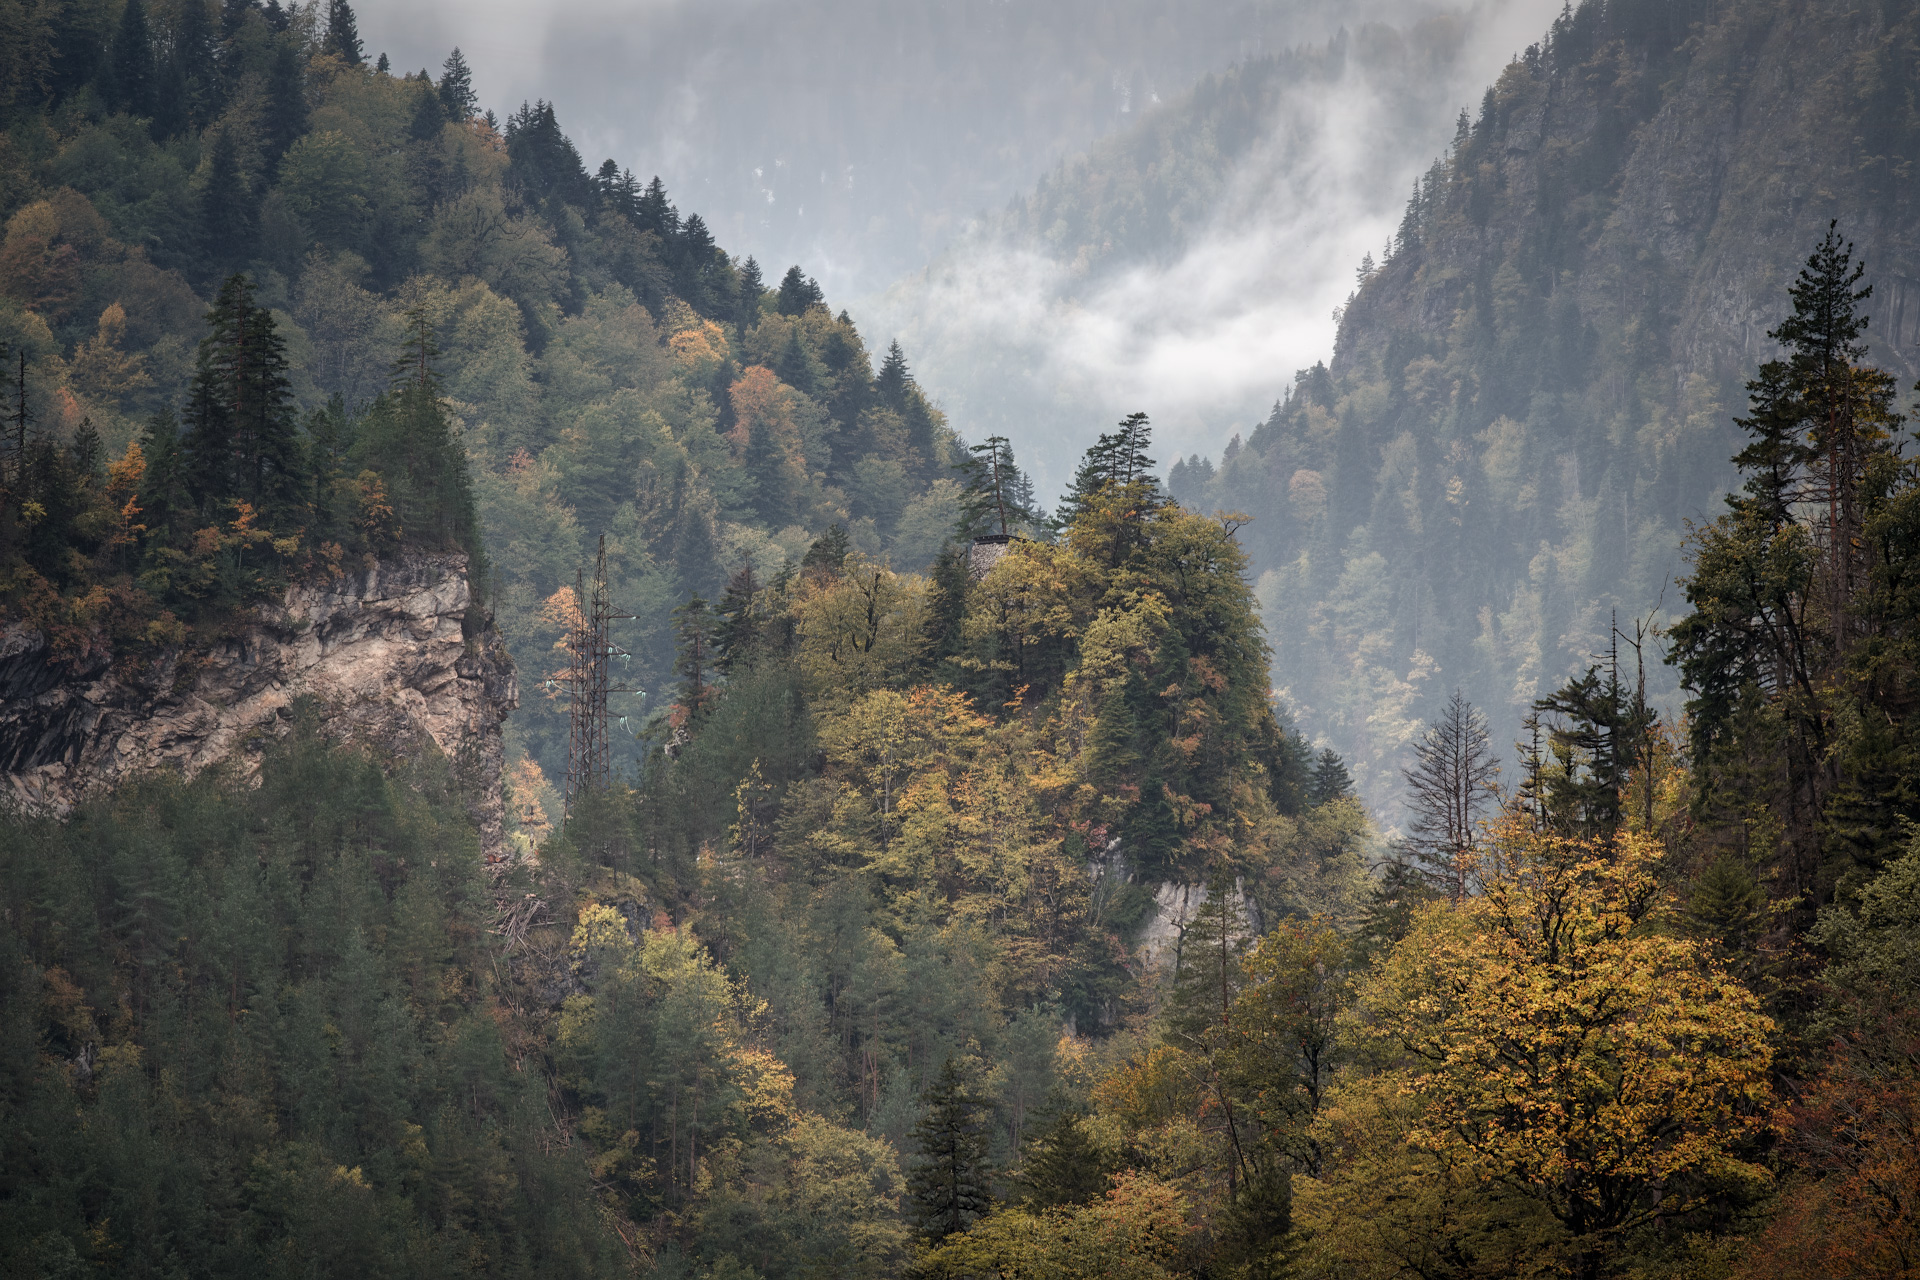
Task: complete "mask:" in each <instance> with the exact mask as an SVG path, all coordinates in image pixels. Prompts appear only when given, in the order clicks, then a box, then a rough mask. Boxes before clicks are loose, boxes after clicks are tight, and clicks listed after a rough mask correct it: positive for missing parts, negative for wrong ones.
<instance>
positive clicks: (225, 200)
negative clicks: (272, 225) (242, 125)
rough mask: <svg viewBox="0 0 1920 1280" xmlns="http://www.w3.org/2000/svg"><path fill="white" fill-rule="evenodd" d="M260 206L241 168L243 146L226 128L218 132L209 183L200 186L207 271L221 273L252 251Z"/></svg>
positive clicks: (208, 178) (210, 163) (201, 221)
mask: <svg viewBox="0 0 1920 1280" xmlns="http://www.w3.org/2000/svg"><path fill="white" fill-rule="evenodd" d="M257 210H258V204H257V202H256V201H255V199H254V196H253V192H252V190H251V189H250V188H249V187H248V185H247V179H246V175H244V174H242V173H241V172H240V149H239V147H238V146H237V145H235V143H234V140H233V136H232V134H231V132H230V131H229V130H227V129H224V128H223V129H221V130H220V131H219V132H218V133H216V134H215V135H214V138H213V150H212V153H211V154H210V155H209V156H208V158H207V176H206V183H205V185H204V186H202V187H201V188H200V244H201V250H200V252H201V259H202V262H203V263H204V264H205V266H204V270H205V272H206V274H207V275H209V276H217V275H219V274H220V271H221V269H222V268H225V267H230V266H234V265H237V264H240V263H243V262H245V261H246V260H247V259H248V257H249V256H250V255H251V254H252V251H253V239H254V232H255V228H256V226H257V225H258V220H259V215H258V212H257Z"/></svg>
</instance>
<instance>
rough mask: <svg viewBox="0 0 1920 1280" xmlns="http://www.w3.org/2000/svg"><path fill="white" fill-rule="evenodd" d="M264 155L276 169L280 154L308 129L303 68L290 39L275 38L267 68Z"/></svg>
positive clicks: (304, 72)
mask: <svg viewBox="0 0 1920 1280" xmlns="http://www.w3.org/2000/svg"><path fill="white" fill-rule="evenodd" d="M262 123H263V124H264V125H265V134H266V137H265V142H266V149H265V157H266V160H267V164H268V167H269V171H270V172H277V171H278V168H279V164H280V157H281V156H284V155H285V154H286V153H287V148H289V147H291V146H292V145H293V144H294V143H295V142H297V141H299V139H300V135H302V134H304V133H305V132H306V131H307V84H306V67H305V66H304V65H303V64H302V63H301V61H300V54H299V52H298V51H297V50H296V49H295V48H294V43H293V41H291V40H284V39H282V40H276V41H275V42H274V49H273V64H272V65H271V66H270V67H269V68H268V69H267V110H266V118H265V120H264V121H262Z"/></svg>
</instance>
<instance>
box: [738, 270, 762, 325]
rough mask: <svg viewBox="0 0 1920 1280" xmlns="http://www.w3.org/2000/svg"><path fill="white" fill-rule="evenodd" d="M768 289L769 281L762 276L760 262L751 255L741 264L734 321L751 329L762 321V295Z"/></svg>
mask: <svg viewBox="0 0 1920 1280" xmlns="http://www.w3.org/2000/svg"><path fill="white" fill-rule="evenodd" d="M766 291H767V282H766V281H765V280H764V279H763V278H761V275H760V264H759V263H758V262H756V261H755V260H754V259H753V258H752V257H751V256H749V257H748V258H747V260H746V261H745V262H743V263H741V264H740V267H739V270H738V273H737V283H736V291H735V298H734V313H733V320H734V323H735V324H737V325H739V326H740V327H741V328H742V329H750V328H752V327H753V326H754V325H756V324H758V323H759V322H760V295H761V294H763V293H765V292H766Z"/></svg>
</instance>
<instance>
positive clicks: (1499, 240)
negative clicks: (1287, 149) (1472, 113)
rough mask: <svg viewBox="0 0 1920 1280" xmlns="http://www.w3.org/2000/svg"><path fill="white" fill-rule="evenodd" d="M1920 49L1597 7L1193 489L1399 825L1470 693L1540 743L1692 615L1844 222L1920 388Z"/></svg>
mask: <svg viewBox="0 0 1920 1280" xmlns="http://www.w3.org/2000/svg"><path fill="white" fill-rule="evenodd" d="M1915 22H1916V17H1915V9H1914V7H1913V6H1911V5H1890V6H1884V7H1881V8H1879V9H1876V10H1856V9H1849V8H1847V7H1844V6H1840V5H1835V4H1821V3H1748V4H1740V5H1735V6H1718V7H1715V8H1713V9H1711V10H1709V9H1708V8H1706V7H1704V6H1696V7H1695V8H1694V9H1693V10H1691V11H1688V10H1685V9H1684V8H1678V7H1667V6H1645V5H1638V4H1620V3H1615V4H1611V5H1604V6H1603V5H1601V4H1597V3H1588V4H1585V5H1582V6H1581V7H1580V8H1579V9H1578V10H1576V11H1574V12H1572V13H1571V14H1570V15H1569V16H1567V17H1565V18H1563V19H1562V20H1561V21H1559V22H1557V23H1555V25H1554V27H1553V29H1552V31H1551V32H1550V34H1549V36H1548V38H1547V39H1546V40H1545V41H1543V42H1542V43H1541V44H1539V45H1537V46H1534V47H1533V48H1531V49H1529V50H1528V51H1527V53H1526V54H1525V55H1524V56H1523V57H1522V58H1520V59H1519V60H1517V61H1515V62H1514V63H1513V64H1512V65H1511V66H1509V67H1508V68H1507V70H1506V71H1505V72H1504V73H1503V74H1502V75H1501V77H1500V79H1499V81H1498V82H1497V83H1496V84H1495V85H1494V86H1493V87H1492V88H1491V89H1490V90H1489V91H1488V93H1487V95H1486V98H1485V100H1484V102H1483V105H1482V108H1481V110H1480V112H1479V113H1478V116H1477V119H1472V120H1469V119H1467V118H1464V117H1463V119H1462V122H1461V128H1460V133H1459V136H1458V137H1457V138H1456V140H1455V143H1454V145H1453V147H1452V148H1451V149H1450V151H1449V154H1448V155H1447V157H1446V158H1445V159H1444V160H1442V161H1440V162H1437V163H1436V164H1435V166H1434V167H1433V169H1432V170H1430V171H1429V173H1428V174H1427V176H1426V177H1425V179H1423V181H1422V184H1421V187H1420V190H1419V192H1418V193H1417V195H1416V196H1415V198H1414V199H1413V200H1412V201H1411V202H1410V203H1409V206H1408V212H1407V215H1406V218H1405V220H1404V221H1403V223H1402V226H1401V229H1400V231H1399V233H1398V235H1397V236H1396V244H1395V247H1394V252H1393V254H1392V255H1391V257H1390V258H1389V259H1388V260H1386V261H1384V262H1381V263H1379V264H1377V265H1375V268H1374V270H1373V271H1372V273H1371V274H1370V275H1369V276H1368V277H1367V278H1366V279H1365V281H1364V283H1363V284H1362V285H1361V287H1360V288H1359V290H1358V291H1357V293H1356V294H1355V296H1354V297H1353V298H1352V299H1351V301H1350V303H1349V305H1348V306H1347V307H1346V308H1345V310H1344V312H1343V314H1342V317H1341V323H1340V328H1339V339H1338V347H1337V354H1336V356H1335V359H1334V360H1333V362H1332V366H1331V369H1329V370H1326V371H1312V372H1309V373H1303V374H1302V375H1300V376H1299V378H1298V379H1297V380H1296V382H1295V385H1294V387H1293V388H1292V389H1290V390H1289V392H1288V396H1287V399H1286V401H1285V403H1284V404H1282V405H1280V406H1278V407H1276V410H1275V412H1274V414H1273V415H1272V417H1271V418H1270V419H1269V420H1268V422H1267V423H1266V424H1265V425H1264V426H1263V427H1261V428H1260V430H1258V431H1256V432H1254V433H1253V434H1252V435H1251V436H1250V437H1249V438H1248V440H1247V441H1246V443H1245V447H1244V449H1241V448H1238V447H1236V446H1230V447H1229V449H1228V451H1227V455H1226V457H1225V458H1224V459H1223V460H1222V462H1221V464H1220V465H1219V466H1218V467H1217V468H1216V467H1214V466H1213V465H1212V464H1201V465H1198V466H1183V467H1181V468H1178V469H1177V470H1176V471H1175V473H1174V475H1173V476H1172V484H1173V487H1174V490H1175V492H1176V493H1177V494H1178V495H1179V496H1180V497H1182V498H1183V499H1184V500H1187V501H1189V502H1192V503H1194V504H1195V505H1199V506H1202V507H1212V506H1225V507H1235V508H1241V509H1245V510H1247V511H1249V512H1252V513H1254V514H1255V515H1256V516H1258V517H1260V519H1259V520H1258V521H1257V522H1256V523H1255V524H1254V525H1253V526H1252V527H1250V528H1249V529H1248V530H1247V532H1246V533H1245V534H1243V535H1242V536H1243V537H1246V538H1248V539H1249V545H1250V547H1251V548H1252V550H1253V554H1254V558H1255V561H1256V563H1258V564H1260V565H1262V566H1263V567H1264V574H1263V577H1262V582H1261V598H1262V601H1263V605H1264V607H1265V609H1266V616H1267V621H1268V625H1269V628H1270V631H1271V635H1272V639H1273V642H1274V646H1275V651H1276V655H1275V683H1276V684H1277V685H1279V686H1282V687H1284V688H1285V689H1286V690H1287V694H1288V696H1289V698H1290V699H1291V700H1292V701H1293V703H1294V705H1295V706H1296V709H1297V710H1298V712H1299V713H1300V715H1301V718H1302V724H1303V727H1304V728H1306V729H1307V730H1308V731H1309V732H1313V733H1319V734H1324V735H1325V736H1326V737H1327V738H1328V739H1329V740H1331V741H1332V742H1333V743H1334V744H1335V745H1336V746H1337V747H1340V748H1341V749H1342V750H1344V751H1347V752H1348V753H1349V754H1350V756H1351V758H1353V759H1354V761H1355V765H1356V774H1357V776H1358V777H1360V779H1361V780H1362V784H1363V786H1365V787H1366V789H1367V791H1368V794H1369V796H1370V798H1371V799H1372V800H1373V801H1374V802H1375V803H1376V804H1387V803H1390V802H1392V801H1393V799H1394V797H1395V795H1396V794H1397V791H1398V788H1399V768H1400V767H1401V765H1402V764H1403V763H1404V760H1405V754H1404V753H1405V751H1406V749H1407V747H1408V744H1409V743H1410V742H1411V740H1412V737H1413V735H1414V733H1415V732H1416V730H1417V727H1418V725H1419V723H1420V722H1421V721H1423V720H1424V719H1426V718H1427V717H1428V716H1429V715H1431V714H1432V712H1433V710H1434V708H1435V707H1436V706H1437V704H1438V702H1439V700H1440V699H1442V698H1444V697H1445V696H1446V695H1447V694H1448V693H1449V692H1450V691H1451V690H1452V689H1453V688H1454V687H1456V686H1459V687H1461V688H1463V689H1464V690H1465V691H1466V692H1467V694H1468V696H1469V697H1470V698H1471V699H1472V700H1473V701H1475V702H1477V703H1479V704H1481V705H1483V706H1486V707H1488V708H1489V709H1490V710H1491V711H1492V712H1493V714H1494V717H1495V723H1496V726H1497V728H1498V729H1499V731H1500V733H1501V735H1502V736H1504V735H1507V734H1510V733H1512V732H1515V731H1517V728H1518V722H1519V718H1520V716H1521V715H1522V713H1524V711H1525V710H1526V708H1527V706H1528V704H1529V703H1530V702H1531V701H1532V700H1533V699H1534V698H1537V697H1541V696H1544V695H1545V694H1546V693H1548V692H1550V691H1551V690H1552V688H1554V687H1556V686H1557V685H1558V684H1559V682H1560V680H1561V679H1562V678H1564V677H1565V676H1567V675H1570V674H1574V673H1577V672H1578V671H1580V670H1583V669H1584V667H1585V666H1586V665H1587V664H1588V663H1589V662H1591V661H1593V660H1594V659H1595V655H1598V654H1601V653H1603V652H1605V651H1606V650H1607V648H1608V639H1607V634H1608V627H1609V619H1610V618H1612V617H1614V616H1615V615H1616V613H1617V615H1618V616H1619V617H1620V618H1621V619H1630V618H1634V617H1639V616H1643V615H1645V614H1646V613H1647V611H1648V610H1650V609H1652V608H1654V607H1655V606H1656V604H1663V605H1664V607H1665V609H1666V610H1667V611H1669V612H1671V611H1672V610H1673V609H1674V608H1675V607H1676V606H1677V605H1679V604H1680V603H1681V602H1680V600H1679V598H1678V592H1677V591H1675V590H1674V589H1673V588H1672V586H1671V585H1670V583H1671V579H1672V578H1673V576H1674V574H1675V572H1676V571H1677V570H1678V568H1679V566H1680V557H1681V547H1682V542H1683V539H1684V538H1685V536H1686V531H1687V527H1688V522H1689V521H1692V520H1698V519H1701V518H1703V517H1710V516H1711V515H1713V514H1714V513H1715V512H1716V511H1717V510H1718V508H1719V501H1718V499H1719V495H1720V494H1722V493H1724V492H1725V491H1727V490H1728V489H1729V488H1730V487H1733V484H1734V479H1733V475H1732V471H1731V468H1730V467H1729V465H1728V463H1727V461H1726V459H1727V458H1728V457H1729V455H1730V454H1731V453H1732V452H1733V451H1734V447H1735V440H1736V437H1737V435H1738V433H1737V431H1736V429H1735V428H1734V426H1733V425H1732V422H1731V415H1732V413H1734V412H1736V411H1738V410H1739V408H1740V407H1741V406H1742V405H1743V404H1744V399H1745V397H1744V393H1743V392H1742V390H1741V384H1742V382H1743V381H1744V379H1745V378H1746V377H1749V376H1751V370H1752V368H1753V366H1754V364H1755V363H1757V361H1758V360H1759V359H1761V358H1763V357H1764V355H1765V353H1766V351H1767V350H1768V349H1769V347H1770V345H1771V344H1770V343H1768V342H1767V340H1766V338H1765V336H1764V334H1765V331H1766V330H1767V329H1769V328H1770V327H1772V326H1773V325H1775V324H1777V323H1778V322H1779V319H1780V317H1781V315H1782V314H1783V313H1784V312H1783V306H1784V304H1783V302H1782V299H1783V297H1784V288H1785V285H1786V283H1787V282H1788V281H1790V280H1791V279H1792V277H1793V273H1794V272H1795V271H1796V270H1797V269H1798V266H1799V264H1800V262H1801V261H1802V260H1803V259H1804V255H1805V252H1806V246H1807V245H1808V244H1809V243H1810V242H1811V241H1812V240H1813V239H1814V238H1815V236H1816V234H1817V233H1818V232H1819V231H1820V230H1822V229H1824V227H1825V225H1826V222H1827V220H1828V219H1829V218H1833V217H1839V218H1841V219H1842V223H1841V226H1842V230H1843V231H1844V232H1846V233H1847V234H1848V235H1849V236H1850V237H1851V238H1853V239H1854V240H1855V241H1856V242H1857V243H1858V247H1859V251H1860V253H1861V254H1862V255H1863V257H1864V258H1865V260H1866V262H1867V266H1868V272H1869V278H1870V279H1871V280H1872V281H1873V282H1874V283H1875V285H1876V290H1875V295H1874V298H1873V301H1872V302H1871V303H1870V304H1869V306H1868V310H1869V311H1870V312H1871V313H1872V315H1873V316H1874V324H1873V327H1872V329H1871V330H1870V331H1869V332H1870V335H1871V336H1872V337H1873V339H1874V344H1873V351H1872V356H1871V358H1873V359H1876V360H1878V361H1880V362H1882V363H1883V364H1885V365H1886V367H1888V368H1889V369H1890V370H1892V371H1894V372H1895V373H1897V374H1898V375H1899V376H1900V377H1901V379H1902V381H1903V383H1910V382H1911V380H1912V378H1913V376H1914V372H1915V368H1914V347H1913V346H1912V343H1913V341H1914V338H1915V334H1916V320H1920V316H1916V299H1917V298H1920V294H1916V292H1915V291H1914V286H1913V284H1912V281H1913V280H1914V277H1915V273H1916V262H1920V258H1917V257H1916V253H1915V249H1916V230H1917V228H1916V222H1915V217H1914V212H1915V209H1914V204H1913V195H1912V188H1911V185H1910V180H1909V179H1907V178H1905V177H1903V176H1902V173H1903V169H1902V166H1903V165H1904V164H1905V163H1906V160H1905V157H1908V156H1913V155H1916V154H1920V117H1917V116H1916V115H1915V113H1914V111H1913V107H1912V100H1911V98H1910V97H1904V96H1901V93H1900V91H1898V90H1897V89H1895V88H1894V87H1893V86H1898V85H1903V84H1911V83H1912V82H1913V74H1914V65H1915V64H1914V53H1913V43H1912V41H1913V32H1914V30H1915ZM1696 24H1697V25H1696ZM1889 95H1891V96H1889ZM1370 265H1371V264H1370ZM1195 461H1196V462H1197V461H1198V460H1197V459H1196V460H1195ZM1648 656H1649V670H1650V674H1651V676H1652V678H1653V679H1654V681H1655V687H1656V689H1660V690H1663V691H1664V692H1665V693H1666V695H1668V696H1669V697H1672V696H1673V695H1674V693H1675V690H1676V686H1675V684H1674V683H1673V677H1672V675H1671V674H1670V673H1668V672H1666V671H1664V669H1663V668H1661V667H1660V665H1659V663H1658V662H1657V661H1654V660H1653V659H1655V658H1656V657H1657V654H1656V653H1653V652H1650V653H1649V655H1648ZM1675 709H1676V710H1677V707H1676V708H1675Z"/></svg>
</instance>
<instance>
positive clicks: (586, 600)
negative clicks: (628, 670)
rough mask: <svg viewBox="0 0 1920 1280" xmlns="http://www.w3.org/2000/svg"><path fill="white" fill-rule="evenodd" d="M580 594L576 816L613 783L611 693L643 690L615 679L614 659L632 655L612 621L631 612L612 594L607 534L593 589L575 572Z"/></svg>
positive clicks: (571, 636)
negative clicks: (586, 800) (589, 797)
mask: <svg viewBox="0 0 1920 1280" xmlns="http://www.w3.org/2000/svg"><path fill="white" fill-rule="evenodd" d="M574 600H575V601H576V602H577V603H578V605H579V610H578V612H577V613H576V614H575V616H574V620H573V627H572V630H571V631H570V632H569V633H568V636H567V650H568V654H569V661H568V663H567V673H566V676H565V677H564V678H565V681H566V685H567V694H568V698H569V701H570V704H571V705H570V707H569V717H568V719H569V724H568V734H567V785H566V793H565V796H564V800H565V810H564V811H565V814H566V816H567V817H569V818H570V817H572V816H573V809H574V804H575V802H577V801H578V800H579V798H580V796H582V795H583V794H585V793H586V792H588V791H605V790H606V789H607V788H608V787H609V786H611V785H612V783H613V755H612V751H611V749H610V748H609V745H608V742H607V699H608V697H609V695H611V694H615V693H637V692H639V690H637V689H632V688H629V687H627V686H626V685H625V684H621V685H619V686H615V684H614V682H613V671H612V667H613V660H614V659H615V658H624V657H627V656H628V654H627V651H626V650H625V649H622V648H621V647H620V646H619V645H616V644H614V643H613V641H612V639H611V638H610V636H609V624H611V623H612V622H613V621H614V620H615V619H617V618H631V617H633V616H635V615H633V614H631V613H616V612H614V609H613V603H612V601H611V600H610V599H609V598H608V596H607V535H606V534H604V533H603V534H601V535H600V548H599V552H598V554H596V555H595V557H594V562H593V586H592V588H591V590H590V591H589V590H588V589H587V587H586V585H585V583H584V582H583V581H582V576H581V575H579V574H576V575H575V577H574Z"/></svg>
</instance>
